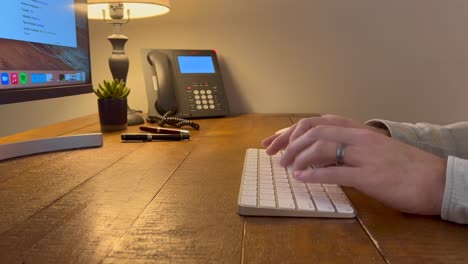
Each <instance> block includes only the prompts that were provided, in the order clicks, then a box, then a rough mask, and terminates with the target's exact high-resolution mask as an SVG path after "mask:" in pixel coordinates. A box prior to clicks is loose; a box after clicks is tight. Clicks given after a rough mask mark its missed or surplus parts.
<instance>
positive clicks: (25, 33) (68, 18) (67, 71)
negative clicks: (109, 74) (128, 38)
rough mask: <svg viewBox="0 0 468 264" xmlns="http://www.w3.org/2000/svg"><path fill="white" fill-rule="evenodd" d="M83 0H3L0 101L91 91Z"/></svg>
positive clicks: (84, 0)
mask: <svg viewBox="0 0 468 264" xmlns="http://www.w3.org/2000/svg"><path fill="white" fill-rule="evenodd" d="M86 10H87V9H86V0H55V1H43V0H21V1H6V2H5V3H4V4H3V8H1V9H0V24H1V25H3V26H2V27H0V78H1V83H0V104H9V103H17V102H24V101H31V100H40V99H47V98H55V97H62V96H69V95H77V94H83V93H90V92H92V83H91V67H90V59H89V35H88V34H89V32H88V19H87V11H86Z"/></svg>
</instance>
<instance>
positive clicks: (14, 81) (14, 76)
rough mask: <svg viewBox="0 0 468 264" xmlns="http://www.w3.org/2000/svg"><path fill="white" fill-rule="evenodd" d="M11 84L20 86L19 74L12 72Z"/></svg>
mask: <svg viewBox="0 0 468 264" xmlns="http://www.w3.org/2000/svg"><path fill="white" fill-rule="evenodd" d="M10 80H11V84H18V73H16V72H12V73H11V74H10Z"/></svg>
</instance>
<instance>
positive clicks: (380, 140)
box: [281, 126, 446, 215]
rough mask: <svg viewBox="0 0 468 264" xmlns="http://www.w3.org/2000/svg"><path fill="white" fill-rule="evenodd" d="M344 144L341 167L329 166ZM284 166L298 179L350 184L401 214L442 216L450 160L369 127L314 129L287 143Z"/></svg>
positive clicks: (282, 160)
mask: <svg viewBox="0 0 468 264" xmlns="http://www.w3.org/2000/svg"><path fill="white" fill-rule="evenodd" d="M341 143H343V144H345V145H346V148H345V155H344V164H343V166H327V165H331V164H335V162H336V151H337V148H338V146H339V144H341ZM316 164H319V166H316ZM281 165H283V166H286V167H289V168H290V169H291V170H292V171H294V177H295V178H297V179H298V180H301V181H304V182H314V183H316V182H319V183H328V184H338V185H342V186H351V187H354V188H355V189H357V190H359V191H361V192H363V193H365V194H367V195H369V196H371V197H374V198H375V199H377V200H379V201H381V202H383V203H384V204H386V205H388V206H390V207H393V208H395V209H397V210H400V211H403V212H407V213H415V214H423V215H440V212H441V207H442V200H443V194H444V189H445V172H446V160H444V159H442V158H439V157H437V156H435V155H432V154H430V153H427V152H424V151H422V150H420V149H418V148H415V147H413V146H410V145H406V144H404V143H401V142H399V141H397V140H394V139H392V138H389V137H385V136H383V135H382V134H380V133H376V132H373V131H370V130H368V129H362V128H343V127H337V126H316V127H313V128H311V129H309V130H308V131H307V132H305V133H303V134H301V135H300V136H299V137H297V138H294V139H293V140H291V141H290V142H289V144H288V146H287V147H286V149H285V152H284V156H283V158H282V159H281ZM324 165H325V167H322V166H324Z"/></svg>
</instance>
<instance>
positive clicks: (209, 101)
mask: <svg viewBox="0 0 468 264" xmlns="http://www.w3.org/2000/svg"><path fill="white" fill-rule="evenodd" d="M212 88H213V89H216V86H213V87H212ZM213 95H215V96H216V90H211V89H210V88H208V87H205V88H203V89H194V90H193V97H192V96H189V99H191V98H193V99H194V102H195V105H192V107H191V109H192V110H209V109H211V110H214V109H216V104H215V101H216V100H215V99H216V98H215V96H213Z"/></svg>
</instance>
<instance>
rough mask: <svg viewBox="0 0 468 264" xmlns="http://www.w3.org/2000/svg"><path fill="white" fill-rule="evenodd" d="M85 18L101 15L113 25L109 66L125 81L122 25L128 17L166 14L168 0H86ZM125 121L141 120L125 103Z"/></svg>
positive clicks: (135, 111)
mask: <svg viewBox="0 0 468 264" xmlns="http://www.w3.org/2000/svg"><path fill="white" fill-rule="evenodd" d="M87 3H88V18H89V19H102V20H103V21H105V22H106V23H108V24H112V26H113V34H112V35H110V36H109V37H108V38H107V39H108V40H109V41H110V43H111V44H112V55H111V56H110V57H109V68H110V71H111V73H112V77H113V79H119V80H123V81H125V82H127V74H128V67H129V60H128V57H127V55H126V54H125V50H124V47H125V43H126V42H127V40H128V37H127V36H125V35H123V34H122V32H121V30H122V25H123V24H126V23H128V22H129V21H130V20H131V19H138V18H146V17H151V16H157V15H162V14H166V13H167V12H169V10H170V7H171V5H170V1H169V0H88V1H87ZM127 109H128V110H127V117H128V118H127V120H128V125H130V126H132V125H139V124H143V123H144V122H145V121H144V119H143V117H142V116H141V115H139V113H141V112H142V111H139V110H133V109H131V108H130V107H129V106H128V105H127Z"/></svg>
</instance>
